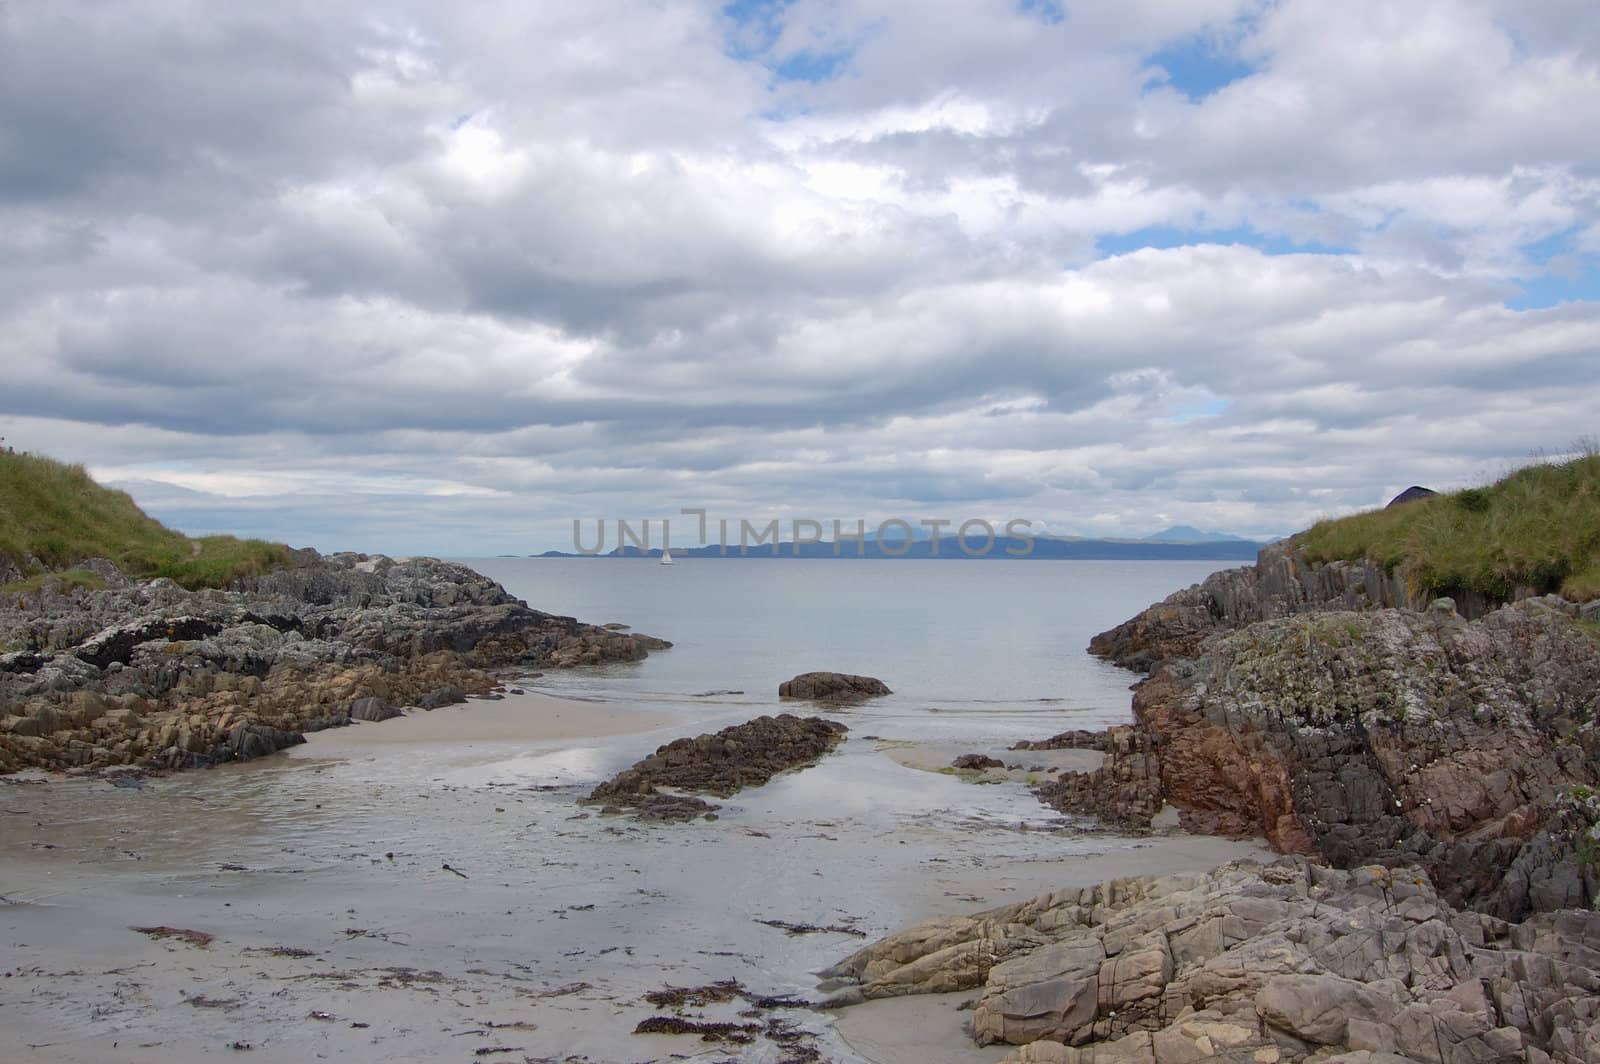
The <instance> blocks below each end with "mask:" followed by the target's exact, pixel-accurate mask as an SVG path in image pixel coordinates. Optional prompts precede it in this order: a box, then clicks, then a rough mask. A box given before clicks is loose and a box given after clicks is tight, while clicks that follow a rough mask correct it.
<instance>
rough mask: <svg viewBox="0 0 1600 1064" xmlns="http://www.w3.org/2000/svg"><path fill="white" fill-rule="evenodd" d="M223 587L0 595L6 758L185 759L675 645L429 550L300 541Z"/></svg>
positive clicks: (7, 765)
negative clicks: (269, 568)
mask: <svg viewBox="0 0 1600 1064" xmlns="http://www.w3.org/2000/svg"><path fill="white" fill-rule="evenodd" d="M296 553H297V558H296V564H295V566H294V567H292V568H289V569H284V570H280V571H276V572H271V573H267V574H265V575H262V576H258V577H253V578H249V579H246V580H242V581H239V582H238V583H237V584H236V585H235V586H234V587H233V588H231V589H230V590H227V591H219V590H205V591H185V590H184V589H183V588H181V587H179V586H178V585H176V584H174V583H172V582H171V581H169V580H149V581H144V582H133V581H130V580H128V579H126V578H125V577H123V576H122V574H120V573H119V572H117V571H116V569H115V567H113V566H111V565H110V564H109V563H105V562H100V563H98V564H95V565H93V566H92V567H94V568H95V569H96V571H97V572H99V573H100V574H101V575H102V577H104V578H106V579H107V582H108V584H109V585H110V586H108V587H107V588H106V589H105V590H100V591H83V590H79V591H76V592H74V593H72V594H63V593H61V592H60V590H59V589H58V588H55V587H52V585H51V583H50V581H48V580H47V581H46V584H45V586H44V587H43V588H42V589H41V590H40V591H38V592H28V593H20V594H12V595H5V596H0V772H9V771H14V770H16V769H19V768H25V767H37V768H46V769H68V768H103V767H106V766H111V765H150V766H155V767H167V768H177V767H187V766H193V765H204V764H210V763H213V762H216V761H227V760H236V759H241V758H245V757H251V756H258V755H259V754H260V753H263V752H270V751H269V748H271V749H277V748H278V747H281V746H282V745H284V744H286V743H289V742H296V741H300V739H299V736H300V733H301V732H303V731H305V730H314V729H315V728H317V727H326V726H330V725H334V724H343V723H347V722H348V721H349V720H350V719H352V718H354V719H358V720H381V719H384V717H385V716H388V715H393V713H394V712H395V711H396V707H399V706H405V705H417V706H422V707H425V708H426V707H430V706H437V705H448V704H450V703H452V702H459V701H461V700H462V699H464V698H465V697H466V696H467V695H468V694H484V693H487V692H488V691H490V690H491V689H492V688H493V687H494V686H495V685H496V683H497V682H498V680H497V676H496V671H497V670H503V669H512V668H515V669H536V668H537V669H543V668H565V667H571V666H574V665H587V664H597V663H599V662H603V661H618V660H623V661H626V660H636V659H638V658H642V657H644V656H645V655H646V654H647V653H648V652H649V651H650V650H652V649H657V648H660V647H666V646H670V645H671V644H669V643H666V642H663V641H661V640H658V639H652V638H651V637H649V636H641V635H631V634H620V633H617V632H610V631H606V630H605V629H602V628H596V627H594V626H592V625H586V624H581V623H579V622H578V621H576V620H574V619H572V618H570V617H558V616H553V615H551V614H547V613H541V612H539V611H537V610H533V609H530V608H528V606H527V605H526V604H525V603H523V602H522V601H520V600H518V599H516V598H513V597H512V596H511V595H509V594H508V593H507V592H506V591H505V589H504V588H502V587H501V586H500V585H499V584H497V583H495V582H494V581H492V580H489V579H487V578H485V577H483V576H480V575H479V574H477V573H475V572H473V571H472V570H470V569H468V568H466V567H464V566H460V565H455V564H451V563H448V562H442V561H438V560H435V559H431V558H416V559H409V560H395V559H392V558H385V557H381V556H373V557H369V556H367V555H358V554H335V555H330V556H327V557H323V556H320V555H318V554H316V553H315V552H313V551H301V552H296Z"/></svg>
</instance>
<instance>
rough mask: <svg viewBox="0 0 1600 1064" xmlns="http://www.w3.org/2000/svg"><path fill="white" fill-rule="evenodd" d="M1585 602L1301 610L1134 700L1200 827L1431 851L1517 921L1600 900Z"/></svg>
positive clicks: (1598, 743)
mask: <svg viewBox="0 0 1600 1064" xmlns="http://www.w3.org/2000/svg"><path fill="white" fill-rule="evenodd" d="M1566 605H1567V604H1563V603H1560V602H1554V603H1552V602H1547V601H1546V600H1543V599H1533V600H1528V601H1525V602H1522V603H1519V604H1517V605H1515V606H1511V607H1506V608H1503V609H1500V610H1497V611H1495V612H1494V613H1492V614H1489V615H1488V616H1486V617H1483V618H1481V619H1479V620H1477V621H1471V622H1468V621H1464V620H1462V619H1461V618H1459V617H1458V616H1455V615H1454V614H1447V613H1442V612H1430V613H1427V614H1421V613H1414V612H1411V611H1408V610H1381V611H1375V612H1369V613H1324V614H1319V615H1302V616H1295V617H1290V618H1284V619H1280V620H1274V621H1264V622H1260V623H1258V624H1255V625H1251V626H1249V627H1248V628H1245V629H1242V630H1240V631H1239V632H1236V633H1232V634H1229V635H1225V636H1221V637H1218V638H1216V639H1213V640H1211V641H1210V642H1208V643H1207V644H1206V646H1205V649H1204V652H1203V653H1202V654H1201V655H1200V656H1199V657H1198V658H1196V659H1194V660H1178V661H1171V662H1167V663H1165V664H1163V665H1162V666H1161V667H1159V668H1158V669H1157V670H1156V672H1155V674H1154V675H1153V676H1152V677H1151V678H1150V679H1148V680H1146V681H1145V682H1144V683H1142V684H1140V685H1139V687H1138V689H1137V690H1136V693H1135V696H1134V713H1135V717H1136V720H1137V722H1138V727H1139V729H1140V730H1141V731H1143V732H1145V733H1147V734H1148V735H1149V736H1150V737H1151V739H1152V740H1153V741H1154V743H1155V744H1156V749H1157V750H1158V752H1159V760H1160V766H1161V769H1160V770H1161V785H1162V791H1163V794H1164V797H1165V798H1166V800H1167V801H1169V802H1171V803H1172V804H1174V805H1175V806H1177V807H1178V808H1179V809H1180V810H1181V811H1182V814H1183V818H1184V823H1185V825H1186V826H1189V827H1191V828H1192V829H1197V830H1205V831H1211V832H1219V833H1225V834H1262V835H1265V836H1266V837H1267V838H1268V840H1269V841H1271V842H1272V843H1273V844H1274V845H1275V846H1277V847H1278V848H1279V849H1281V850H1283V851H1285V852H1294V853H1316V854H1320V855H1322V856H1323V857H1325V858H1327V859H1328V860H1329V861H1330V862H1332V863H1333V864H1335V865H1336V866H1339V867H1344V868H1349V867H1353V866H1355V865H1358V864H1363V863H1367V862H1373V861H1377V862H1383V863H1390V864H1394V863H1416V864H1421V865H1423V866H1424V867H1426V868H1427V869H1428V871H1429V873H1430V875H1432V876H1433V877H1434V878H1435V880H1436V881H1437V882H1438V883H1439V884H1440V886H1441V889H1442V890H1443V891H1444V892H1445V893H1446V895H1447V897H1449V898H1450V900H1451V901H1452V903H1455V904H1461V905H1469V906H1471V907H1474V908H1478V909H1481V910H1483V911H1485V912H1490V913H1493V914H1495V915H1498V916H1501V917H1504V918H1508V919H1515V918H1519V917H1521V916H1522V915H1524V914H1525V913H1527V912H1529V911H1532V910H1535V909H1551V908H1560V907H1565V906H1572V905H1588V904H1590V903H1591V900H1592V899H1593V898H1594V897H1595V895H1596V893H1597V892H1600V868H1596V866H1595V863H1594V861H1593V859H1592V858H1585V857H1584V856H1583V855H1582V853H1581V852H1580V851H1583V849H1584V846H1583V842H1582V840H1583V838H1584V837H1585V833H1586V832H1588V831H1589V830H1591V829H1592V828H1593V825H1594V823H1595V821H1596V820H1597V819H1600V810H1596V809H1594V808H1593V803H1592V802H1589V801H1585V800H1584V796H1585V795H1587V794H1589V793H1591V792H1592V791H1593V790H1594V789H1595V788H1596V787H1600V641H1597V640H1596V639H1595V638H1594V637H1593V635H1592V634H1591V633H1589V632H1588V631H1586V630H1584V629H1583V628H1582V627H1581V626H1580V625H1578V624H1577V623H1575V622H1574V620H1573V618H1572V617H1571V616H1570V615H1569V611H1568V610H1567V608H1566ZM1588 852H1591V853H1592V850H1591V851H1588Z"/></svg>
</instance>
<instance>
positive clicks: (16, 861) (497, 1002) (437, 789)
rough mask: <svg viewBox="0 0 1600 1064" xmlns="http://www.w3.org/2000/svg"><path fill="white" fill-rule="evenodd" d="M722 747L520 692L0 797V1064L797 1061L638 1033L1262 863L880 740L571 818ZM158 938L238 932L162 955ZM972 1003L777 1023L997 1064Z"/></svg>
mask: <svg viewBox="0 0 1600 1064" xmlns="http://www.w3.org/2000/svg"><path fill="white" fill-rule="evenodd" d="M720 712H721V713H723V714H724V715H726V713H727V712H728V711H727V710H722V711H720ZM722 723H726V722H725V721H721V720H719V719H695V720H684V719H677V718H674V717H672V716H670V715H664V714H660V713H652V712H646V711H643V710H637V709H632V708H627V707H618V706H614V705H597V704H588V703H582V702H570V701H563V700H559V699H553V698H549V697H547V696H543V695H539V694H526V695H511V696H508V697H507V698H505V699H504V700H503V701H487V700H474V701H472V702H470V703H468V704H466V705H465V706H459V707H453V708H449V709H442V710H435V711H433V712H432V713H428V714H420V713H416V714H412V715H409V716H407V717H404V718H398V719H395V720H391V721H386V722H383V723H381V724H361V725H355V726H352V727H350V728H346V729H340V730H337V731H330V732H323V733H318V734H316V735H313V736H311V737H310V741H309V742H308V743H307V744H305V745H304V746H300V747H296V748H294V749H293V750H292V751H290V752H288V753H287V754H285V755H280V756H278V757H275V758H270V759H266V760H263V761H259V762H253V763H250V764H247V765H240V766H225V767H221V768H217V769H213V770H210V771H201V772H189V773H182V774H178V775H175V776H170V777H165V778H158V779H151V780H148V781H145V782H144V784H143V786H142V787H140V788H135V787H116V786H112V785H111V784H109V783H107V782H104V781H88V780H64V781H51V782H28V781H23V780H17V779H12V780H8V781H6V782H4V783H0V828H3V829H4V834H3V839H0V860H3V867H4V868H5V873H4V885H3V887H0V895H3V896H4V901H3V904H0V931H3V936H4V937H3V948H4V954H3V960H0V969H3V971H4V973H5V974H4V975H3V976H0V1059H5V1060H8V1061H9V1060H19V1061H21V1060H39V1061H83V1062H90V1061H95V1062H98V1061H106V1060H126V1061H187V1060H199V1059H202V1058H208V1057H213V1056H215V1055H217V1054H219V1053H224V1054H231V1053H236V1052H246V1051H248V1052H249V1053H250V1054H251V1056H250V1058H249V1059H252V1060H274V1061H276V1060H281V1061H303V1060H308V1059H316V1058H319V1057H323V1056H333V1055H339V1056H342V1057H346V1058H348V1059H354V1060H374V1061H376V1060H430V1061H432V1060H451V1059H459V1060H462V1061H467V1060H474V1059H478V1060H481V1059H484V1057H488V1058H489V1059H508V1060H523V1059H529V1060H578V1061H641V1060H665V1059H668V1058H670V1057H672V1056H673V1055H674V1054H683V1053H688V1054H690V1055H691V1057H696V1058H698V1057H699V1056H702V1055H704V1056H705V1059H719V1060H722V1059H741V1060H752V1061H753V1060H774V1059H779V1058H778V1057H776V1056H773V1055H772V1054H773V1051H774V1046H773V1045H772V1044H770V1043H769V1042H768V1041H766V1040H765V1039H762V1038H758V1039H757V1041H756V1042H755V1043H754V1044H752V1045H748V1046H738V1045H727V1044H721V1045H707V1044H704V1043H701V1042H700V1041H698V1040H697V1039H695V1038H692V1037H682V1036H678V1037H674V1036H671V1035H659V1034H653V1035H636V1034H633V1033H632V1032H633V1030H634V1028H635V1026H636V1025H637V1024H638V1023H639V1022H640V1021H641V1020H644V1019H646V1018H647V1017H649V1016H651V1015H653V1014H655V1013H656V1012H657V1011H658V1010H656V1009H654V1008H653V1007H652V1006H651V1005H650V1004H649V1003H647V1002H646V1001H644V1000H643V996H644V995H645V994H647V993H649V992H651V991H656V990H660V989H662V988H664V987H668V986H699V985H703V984H706V983H714V982H717V981H721V980H729V979H732V980H737V981H738V982H739V983H740V984H742V985H743V986H744V987H747V988H749V989H750V990H751V991H752V992H754V993H759V994H771V995H788V996H792V997H794V998H797V999H810V1000H815V999H816V998H817V997H818V995H817V993H816V980H815V978H814V977H813V975H812V974H811V973H813V972H815V971H817V970H820V969H821V968H824V967H826V966H827V965H829V964H831V963H834V962H836V961H837V960H839V959H840V958H841V957H842V956H844V955H846V954H848V953H849V952H850V951H852V950H854V949H855V948H857V947H858V946H859V945H860V944H861V943H862V942H864V941H866V940H867V938H868V936H872V937H875V936H878V935H880V934H883V933H886V932H888V931H890V930H893V929H895V928H897V927H901V926H904V925H906V924H908V923H911V922H914V921H915V920H918V919H921V918H925V917H927V916H930V915H936V914H940V913H950V912H964V911H970V910H973V909H977V908H982V907H986V906H991V905H996V904H1001V903H1004V902H1007V901H1011V900H1017V899H1020V898H1024V897H1028V896H1031V895H1032V894H1035V893H1038V892H1040V891H1042V890H1045V889H1052V888H1056V887H1060V886H1064V885H1071V884H1089V883H1096V882H1101V881H1103V880H1105V879H1108V878H1111V877H1115V876H1121V875H1132V874H1143V873H1150V872H1161V871H1167V870H1172V869H1179V868H1203V867H1210V866H1212V865H1214V864H1217V863H1219V862H1221V861H1224V860H1228V859H1230V858H1232V857H1236V856H1247V855H1252V854H1258V853H1260V852H1261V851H1260V849H1259V848H1258V847H1256V846H1253V845H1249V844H1238V843H1230V842H1227V841H1223V840H1217V839H1210V838H1196V837H1187V836H1173V837H1158V838H1145V839H1127V838H1119V837H1116V836H1110V835H1096V834H1084V833H1083V832H1082V831H1081V830H1080V829H1079V828H1077V827H1074V826H1072V825H1070V824H1068V823H1067V822H1066V821H1065V820H1064V819H1063V818H1061V817H1059V816H1057V815H1056V814H1054V813H1052V812H1051V811H1050V810H1048V809H1046V808H1045V807H1043V806H1041V805H1039V804H1038V802H1037V801H1035V800H1034V799H1033V798H1032V796H1031V795H1029V794H1027V792H1026V790H1025V788H1024V786H1023V784H1022V783H1020V782H1016V781H1014V780H1006V779H1002V780H999V781H998V782H995V783H993V784H991V785H986V786H979V785H974V784H973V783H972V782H969V781H965V780H962V779H959V778H956V777H954V776H950V775H946V774H942V773H939V772H937V771H930V770H929V769H933V768H937V766H938V764H939V763H940V762H941V761H943V762H944V763H947V762H948V758H946V757H945V754H946V753H948V752H949V751H948V750H946V749H944V748H943V747H941V746H939V745H937V744H929V745H928V746H927V748H925V749H924V748H920V747H919V746H918V745H917V744H908V743H893V744H887V743H880V742H878V741H875V740H872V739H867V738H853V739H851V740H850V741H848V742H846V743H845V744H844V746H843V747H841V749H840V750H839V751H838V752H837V753H835V754H834V755H831V756H830V757H828V758H827V759H825V760H824V761H823V762H822V763H821V764H820V765H818V766H816V767H814V768H811V769H807V770H804V771H800V772H796V773H791V774H787V775H785V776H782V777H779V778H778V779H776V780H774V781H773V782H772V783H770V784H769V785H767V786H765V787H762V788H758V789H755V790H750V791H746V792H742V793H741V794H739V795H737V796H736V797H735V798H734V799H733V800H731V801H729V802H726V803H725V804H724V805H723V806H722V807H721V809H720V811H719V818H718V820H717V821H716V822H714V823H712V822H705V821H697V822H694V823H691V824H686V825H673V826H660V827H654V826H642V825H639V824H636V823H633V822H631V821H627V820H622V819H618V818H610V817H602V816H600V815H598V814H597V813H596V812H595V811H594V810H592V809H589V808H584V807H580V806H579V805H577V804H576V799H577V798H578V797H580V796H581V795H582V794H584V793H586V792H587V790H588V789H589V788H590V787H592V786H593V784H594V783H596V782H598V781H599V780H601V779H603V778H605V777H606V776H607V775H609V774H610V773H611V772H614V771H615V770H616V769H618V768H620V767H623V766H625V765H626V764H628V763H630V762H631V761H633V760H635V759H636V758H638V757H639V756H642V755H643V754H645V753H648V752H649V751H650V750H652V749H654V747H655V746H656V745H658V744H659V743H660V742H663V741H665V740H666V739H668V738H671V737H673V736H674V735H677V734H684V733H693V732H694V731H701V730H707V729H708V728H710V727H713V726H720V724H722ZM1063 753H1066V754H1072V755H1076V756H1078V757H1080V758H1081V757H1082V756H1083V754H1082V752H1078V751H1067V752H1063ZM1022 756H1023V759H1024V760H1026V761H1027V762H1028V764H1030V765H1035V766H1036V765H1038V764H1039V763H1040V758H1042V757H1044V756H1045V755H1035V754H1034V753H1028V754H1026V755H1022ZM1090 756H1092V755H1090ZM908 766H918V767H908ZM762 920H771V921H778V922H787V923H796V924H810V925H817V926H819V927H825V928H832V929H834V930H829V931H824V932H821V933H816V934H804V935H791V934H787V933H785V932H784V931H783V930H782V929H779V928H775V927H773V926H770V925H768V924H763V923H760V922H759V921H762ZM162 927H166V928H175V929H181V930H184V931H195V932H199V933H201V935H202V936H212V937H211V938H210V940H209V941H206V942H205V943H204V944H203V945H202V944H199V939H198V938H196V940H195V941H193V942H191V941H186V940H185V939H184V938H174V937H159V935H160V933H159V932H150V931H139V930H136V928H147V929H148V928H162ZM955 1004H959V1002H954V1003H952V1002H945V1001H942V1000H939V999H926V1000H923V999H919V1000H916V1001H909V1002H888V1003H874V1004H869V1005H866V1006H859V1007H855V1008H851V1009H846V1010H843V1011H841V1012H837V1013H834V1012H816V1011H812V1010H808V1009H799V1008H797V1009H786V1010H782V1011H781V1012H779V1013H775V1014H774V1015H775V1016H777V1017H779V1018H781V1019H782V1020H783V1021H784V1022H786V1023H792V1024H794V1025H795V1027H796V1028H797V1029H800V1030H803V1031H804V1032H806V1033H807V1044H811V1045H814V1046H815V1047H816V1049H817V1050H818V1052H820V1054H821V1059H824V1060H840V1061H874V1062H891V1061H902V1060H913V1059H916V1060H926V1059H929V1053H930V1052H931V1050H930V1049H929V1048H928V1047H929V1046H930V1045H938V1046H939V1047H941V1048H940V1052H941V1053H942V1054H943V1055H942V1056H941V1057H940V1058H939V1059H945V1060H973V1061H982V1060H993V1059H996V1054H995V1053H994V1052H992V1051H988V1050H983V1051H980V1050H978V1049H976V1048H970V1049H969V1050H967V1051H965V1052H964V1053H963V1051H961V1050H960V1049H959V1048H957V1047H959V1046H960V1045H961V1042H960V1039H959V1038H958V1037H957V1036H958V1034H959V1029H960V1024H961V1022H962V1019H963V1016H964V1015H965V1014H963V1013H960V1012H959V1011H957V1010H956V1009H955V1008H954V1005H955ZM738 1007H739V1002H737V1001H735V1002H732V1003H725V1004H720V1005H713V1006H709V1007H707V1008H706V1009H705V1010H703V1011H704V1014H705V1015H706V1016H707V1017H708V1018H713V1019H715V1018H735V1019H736V1018H737V1013H738ZM245 1047H248V1049H246V1048H245ZM484 1050H487V1051H490V1052H486V1053H483V1055H481V1056H480V1055H479V1053H480V1051H484Z"/></svg>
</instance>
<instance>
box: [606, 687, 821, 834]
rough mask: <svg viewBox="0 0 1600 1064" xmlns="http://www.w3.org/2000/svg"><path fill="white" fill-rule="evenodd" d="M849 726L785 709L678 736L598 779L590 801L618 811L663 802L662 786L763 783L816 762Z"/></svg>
mask: <svg viewBox="0 0 1600 1064" xmlns="http://www.w3.org/2000/svg"><path fill="white" fill-rule="evenodd" d="M847 731H849V729H848V728H846V727H845V726H844V725H843V724H840V723H838V722H837V721H831V720H823V719H822V718H821V717H796V716H794V715H792V714H789V713H784V714H781V715H779V716H776V717H757V718H756V719H755V720H752V721H746V722H745V723H743V724H735V725H733V726H732V727H728V728H723V729H722V730H721V731H719V732H717V733H716V734H714V735H699V736H696V737H694V738H692V739H687V738H686V739H674V740H673V741H672V742H670V743H667V744H666V745H665V746H662V747H658V748H657V749H656V752H655V753H653V754H651V755H650V756H649V757H647V758H645V759H644V760H642V761H639V762H637V763H635V764H634V765H633V767H632V768H628V769H625V770H623V771H622V772H619V773H618V774H617V775H616V776H613V777H612V778H611V779H609V780H607V781H606V782H605V783H602V784H600V786H598V787H596V788H595V789H594V790H593V791H592V792H591V793H590V794H589V797H588V799H587V801H589V802H593V803H604V804H606V805H608V806H612V807H615V808H616V809H617V810H618V811H621V810H622V809H625V808H632V807H642V808H644V809H645V810H646V811H649V810H651V809H655V808H660V807H661V806H662V803H659V802H654V801H652V800H653V799H655V798H656V797H657V796H658V788H662V787H668V788H671V789H673V790H675V791H689V792H692V793H695V794H712V795H716V796H717V797H719V798H727V797H730V796H732V795H733V794H734V793H735V792H737V791H739V790H740V789H742V788H744V787H759V786H761V785H762V784H763V783H766V782H767V781H768V780H770V779H771V778H772V777H773V776H775V775H777V774H778V773H780V772H784V771H787V770H789V769H794V768H800V767H802V766H805V765H811V764H815V763H816V762H817V760H818V759H820V758H821V757H822V756H823V755H824V754H826V753H828V751H830V750H832V749H833V748H834V747H835V746H837V745H838V744H839V742H840V741H841V740H842V739H843V738H844V736H845V733H846V732H847ZM707 808H709V807H707ZM702 811H703V810H702ZM691 815H694V814H693V813H691ZM668 819H671V818H670V817H668Z"/></svg>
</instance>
